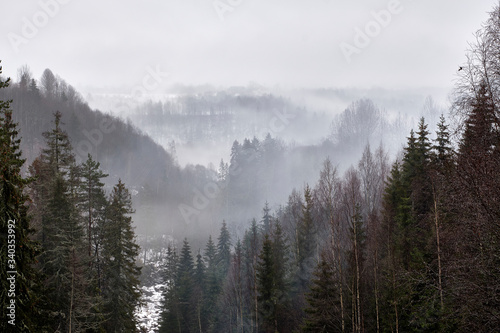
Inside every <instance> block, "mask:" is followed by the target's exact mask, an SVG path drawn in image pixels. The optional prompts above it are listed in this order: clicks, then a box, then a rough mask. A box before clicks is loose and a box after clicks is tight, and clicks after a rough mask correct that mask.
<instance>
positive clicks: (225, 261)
mask: <svg viewBox="0 0 500 333" xmlns="http://www.w3.org/2000/svg"><path fill="white" fill-rule="evenodd" d="M215 261H216V265H217V273H218V276H219V279H221V280H224V279H225V278H226V275H227V271H228V269H229V264H230V262H231V236H230V235H229V231H228V230H227V224H226V221H222V227H221V229H220V234H219V237H218V238H217V255H216V259H215Z"/></svg>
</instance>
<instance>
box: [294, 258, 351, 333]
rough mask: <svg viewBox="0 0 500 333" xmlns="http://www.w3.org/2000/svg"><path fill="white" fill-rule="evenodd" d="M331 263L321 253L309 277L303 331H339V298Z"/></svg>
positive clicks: (314, 332)
mask: <svg viewBox="0 0 500 333" xmlns="http://www.w3.org/2000/svg"><path fill="white" fill-rule="evenodd" d="M338 283H339V282H338V280H337V279H336V278H335V273H334V271H333V265H332V263H330V262H329V261H328V260H327V257H326V254H325V253H323V254H322V255H321V260H320V261H319V263H318V265H317V266H316V269H315V271H314V273H313V278H312V279H311V287H310V292H309V293H308V294H307V297H306V299H307V303H308V307H307V308H305V310H304V311H305V313H306V317H305V320H304V324H303V327H302V331H303V332H311V333H317V332H324V333H327V332H340V331H341V329H342V327H341V323H340V316H341V314H340V303H339V302H340V300H339V292H338V289H337V286H338Z"/></svg>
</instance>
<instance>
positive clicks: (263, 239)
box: [0, 1, 500, 333]
mask: <svg viewBox="0 0 500 333" xmlns="http://www.w3.org/2000/svg"><path fill="white" fill-rule="evenodd" d="M229 3H232V2H230V1H229ZM234 3H236V2H234ZM219 6H224V5H220V4H219ZM237 6H239V4H237V5H235V6H233V7H234V8H233V7H231V8H232V9H231V11H232V10H234V9H236V8H237ZM242 6H244V4H243V5H242ZM220 8H224V7H220ZM226 10H229V9H226ZM398 14H399V12H398ZM219 15H220V14H219ZM389 23H390V22H387V24H389ZM384 27H385V26H384ZM499 33H500V7H499V6H498V4H497V5H496V6H495V7H494V9H493V10H492V12H491V13H490V17H489V19H488V20H487V21H486V23H484V24H483V25H482V28H481V30H479V31H478V33H477V35H476V36H477V39H476V40H475V42H474V43H471V44H470V49H469V50H467V52H466V58H467V64H466V65H464V66H461V67H460V68H459V71H458V72H457V76H458V79H457V81H456V82H454V83H453V84H454V88H453V90H452V91H451V92H450V91H443V90H437V89H431V88H429V89H424V88H422V89H411V88H401V89H383V88H373V89H367V88H282V87H275V88H267V87H264V86H261V85H259V84H256V83H251V84H248V85H247V86H231V87H216V86H211V85H192V86H190V85H177V86H175V87H174V88H172V89H171V90H170V91H169V92H168V94H167V93H165V94H157V95H153V94H150V95H148V94H147V89H143V92H144V93H141V94H122V93H99V92H95V93H92V94H90V93H89V94H87V95H86V96H85V97H84V96H83V95H82V94H81V93H79V92H78V91H77V90H76V89H75V88H74V87H73V86H72V85H71V84H70V83H68V82H66V81H65V80H64V79H63V78H62V77H61V76H59V75H57V74H55V73H53V72H52V70H51V69H45V70H44V71H43V73H42V74H41V76H40V77H39V78H37V77H36V76H35V75H34V74H33V72H32V70H31V69H30V67H29V66H28V65H25V66H22V67H21V68H19V69H18V76H17V78H7V77H5V76H3V75H1V67H0V142H1V146H0V221H1V228H2V229H1V246H0V247H1V249H0V256H1V262H2V263H1V265H2V270H1V276H0V281H1V282H0V283H1V284H2V289H1V290H2V292H1V305H2V314H3V317H2V318H1V323H0V331H2V332H160V333H162V332H176V333H181V332H182V333H184V332H200V333H201V332H237V333H239V332H241V333H243V332H245V333H246V332H252V333H275V332H314V333H317V332H359V333H360V332H495V331H498V328H499V327H500V284H499V281H500V280H499V279H500V172H499V170H500V38H499ZM356 54H357V53H356ZM2 64H3V66H5V67H7V66H8V64H6V62H5V61H4V62H2ZM62 74H64V73H61V75H62ZM410 79H411V78H408V80H410ZM136 90H137V89H136Z"/></svg>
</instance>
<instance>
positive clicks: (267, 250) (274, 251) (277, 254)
mask: <svg viewBox="0 0 500 333" xmlns="http://www.w3.org/2000/svg"><path fill="white" fill-rule="evenodd" d="M287 248H288V246H287V243H286V240H285V238H284V235H283V232H282V229H281V225H280V224H279V222H276V226H275V228H274V229H273V234H272V235H271V236H269V235H265V236H264V241H263V244H262V250H261V252H260V255H259V259H260V260H259V263H258V266H257V289H258V297H257V299H258V303H259V316H260V317H259V318H260V322H261V323H262V324H261V325H260V327H261V330H260V331H262V332H276V331H277V332H282V331H288V330H291V329H292V328H291V326H290V323H291V319H292V318H291V317H290V299H289V297H290V281H289V273H290V268H289V266H288V256H287Z"/></svg>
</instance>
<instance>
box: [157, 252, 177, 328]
mask: <svg viewBox="0 0 500 333" xmlns="http://www.w3.org/2000/svg"><path fill="white" fill-rule="evenodd" d="M178 264H179V260H178V256H177V253H176V251H175V248H173V247H171V246H168V248H167V263H166V267H165V275H164V277H163V283H164V284H165V287H164V291H163V300H162V312H161V315H160V322H159V332H160V333H168V332H178V333H180V332H181V328H180V316H179V298H178V295H177V289H176V281H177V267H178Z"/></svg>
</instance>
